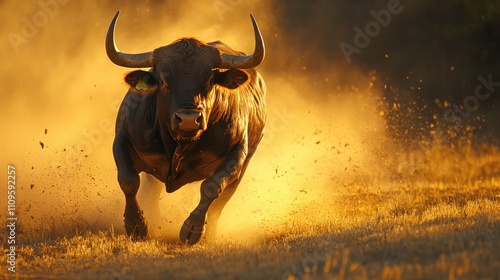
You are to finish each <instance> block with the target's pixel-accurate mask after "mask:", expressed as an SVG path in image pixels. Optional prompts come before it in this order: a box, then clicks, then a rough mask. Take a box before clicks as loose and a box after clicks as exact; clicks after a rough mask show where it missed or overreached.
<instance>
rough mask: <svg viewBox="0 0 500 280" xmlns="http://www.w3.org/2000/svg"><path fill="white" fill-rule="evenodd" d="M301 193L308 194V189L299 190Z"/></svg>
mask: <svg viewBox="0 0 500 280" xmlns="http://www.w3.org/2000/svg"><path fill="white" fill-rule="evenodd" d="M299 192H303V193H305V194H307V191H306V189H301V190H299Z"/></svg>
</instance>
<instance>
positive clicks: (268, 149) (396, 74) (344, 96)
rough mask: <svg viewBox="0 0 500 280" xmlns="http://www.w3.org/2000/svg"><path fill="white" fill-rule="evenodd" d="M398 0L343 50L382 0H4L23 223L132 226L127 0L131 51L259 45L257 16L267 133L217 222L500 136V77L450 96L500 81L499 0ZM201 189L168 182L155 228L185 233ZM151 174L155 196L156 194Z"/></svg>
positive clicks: (330, 195)
mask: <svg viewBox="0 0 500 280" xmlns="http://www.w3.org/2000/svg"><path fill="white" fill-rule="evenodd" d="M40 3H45V4H40ZM400 3H401V6H402V7H403V10H402V12H401V13H399V14H397V15H392V17H391V21H390V23H389V24H388V25H387V27H382V28H381V30H380V33H379V35H378V36H375V37H374V38H372V39H371V42H370V43H369V44H368V45H367V46H366V47H365V48H362V50H361V52H360V53H359V54H353V55H352V57H351V58H352V61H351V62H350V63H348V62H347V61H346V59H345V57H344V55H343V53H342V51H341V49H340V47H339V44H340V43H341V42H346V43H348V44H351V45H354V43H353V39H354V36H355V31H354V30H353V28H354V27H356V26H357V27H360V28H361V29H364V27H365V25H366V24H367V23H368V22H370V21H372V20H373V17H372V15H371V14H370V11H372V10H374V11H376V12H378V11H380V10H382V9H386V8H387V1H355V2H354V1H347V0H341V1H326V0H325V1H320V0H318V1H307V2H306V1H298V0H297V1H271V2H267V1H223V0H220V1H183V2H182V4H179V3H178V2H174V1H141V2H138V3H137V2H125V1H124V2H117V3H115V2H113V1H99V2H95V3H92V2H90V1H86V2H83V1H71V0H69V1H60V2H58V1H55V0H54V1H44V0H42V1H40V2H38V3H36V2H30V3H28V2H26V3H25V2H22V3H21V2H18V1H0V16H1V17H2V19H3V24H2V26H1V27H0V34H1V36H2V40H1V41H0V44H1V46H0V49H1V53H0V61H1V63H0V73H1V77H2V79H1V81H2V82H3V90H2V91H1V93H0V94H1V97H2V105H3V106H2V110H1V113H0V122H1V129H2V133H1V135H2V138H1V139H0V156H1V158H0V164H1V165H3V166H4V167H6V165H7V164H13V165H14V166H15V167H16V169H17V177H18V181H17V207H18V208H17V210H18V214H19V219H20V222H21V225H22V229H23V231H25V232H29V233H34V234H37V233H41V234H47V235H52V234H55V235H61V234H71V233H73V232H75V231H77V230H80V231H82V230H88V229H90V230H95V229H108V228H110V226H111V225H113V226H114V228H115V231H117V232H120V233H122V232H123V224H122V223H123V222H122V220H123V217H122V214H123V208H124V198H123V195H122V193H121V190H120V188H119V186H118V183H117V181H116V168H115V165H114V162H113V157H112V153H111V145H112V140H113V136H114V129H113V127H114V119H115V116H116V112H117V108H118V105H119V103H120V101H121V99H122V98H123V96H124V94H125V92H126V90H127V87H126V86H125V84H124V82H123V76H124V75H125V73H127V72H129V71H131V70H132V69H126V68H122V67H119V66H116V65H114V64H112V63H111V62H110V61H109V60H108V58H107V57H106V54H105V50H104V38H105V33H106V31H107V28H108V25H109V22H110V21H111V19H112V17H113V15H114V14H115V12H116V11H117V10H121V11H122V13H121V15H120V19H119V20H118V24H117V31H116V36H117V44H118V46H119V47H120V49H121V50H122V51H125V52H144V51H149V50H152V49H154V48H156V47H159V46H163V45H166V44H169V43H171V42H172V41H174V40H176V39H178V38H180V37H189V36H194V37H197V38H199V39H201V40H203V41H213V40H221V41H223V42H225V43H227V44H229V45H231V46H232V47H233V48H235V49H239V50H242V51H245V52H251V51H252V49H253V44H254V42H253V34H252V28H251V23H250V19H249V17H248V14H249V13H252V14H253V15H254V16H255V17H256V19H257V21H258V23H259V25H260V27H261V31H262V33H263V36H264V39H265V43H266V47H267V48H266V51H267V54H266V59H265V61H264V63H263V64H262V65H261V66H259V67H258V69H259V71H260V72H261V73H262V74H263V76H264V78H265V80H266V82H267V84H268V106H269V108H268V114H269V118H268V125H267V128H266V136H265V138H264V139H263V142H262V144H261V146H260V148H259V150H258V153H257V154H256V155H255V157H254V159H253V161H252V163H251V165H250V167H249V169H248V171H247V174H246V176H245V178H244V180H243V182H242V184H241V185H240V188H239V190H238V191H237V193H236V194H235V196H234V197H233V199H232V200H231V202H230V203H229V204H228V207H227V208H226V210H225V211H224V212H223V217H222V220H221V228H222V230H221V234H222V235H229V234H231V236H232V237H234V236H235V235H237V236H246V235H247V234H246V233H252V232H254V231H255V230H257V229H258V230H260V231H261V233H262V234H263V235H266V234H272V231H273V227H274V226H280V227H281V226H287V225H289V224H291V223H296V222H298V223H300V222H303V221H304V220H308V221H314V220H315V219H320V218H321V216H322V215H323V214H325V213H330V212H332V211H335V209H336V207H344V206H343V205H342V203H341V202H337V201H336V200H335V198H336V196H337V195H338V194H340V193H345V192H355V191H356V190H357V189H359V188H365V187H369V186H373V183H374V182H381V184H380V185H379V187H380V186H382V187H383V188H391V187H392V185H391V182H395V181H397V180H399V179H400V178H402V176H403V175H401V172H402V170H405V168H404V167H402V166H403V165H405V164H406V163H405V162H396V161H397V159H398V158H399V157H400V156H401V154H402V153H404V152H405V151H407V150H408V149H409V148H412V149H416V150H418V149H422V147H424V146H425V147H427V146H428V145H433V143H436V142H438V143H440V144H443V143H444V144H445V145H453V144H454V143H455V142H456V141H462V140H463V139H466V140H467V141H472V142H473V143H474V145H483V144H486V145H490V144H494V143H496V141H497V139H498V136H500V134H499V129H498V128H499V125H500V113H499V110H498V109H497V107H498V106H499V99H500V98H499V94H498V92H494V93H492V94H491V96H490V97H489V98H488V99H487V100H484V101H480V103H479V106H478V108H477V110H475V111H474V112H471V115H470V116H469V117H468V118H459V119H460V121H459V122H454V123H449V122H446V121H445V120H444V112H445V111H446V109H448V108H450V106H452V104H463V101H464V100H465V99H466V98H468V97H469V96H473V95H474V90H475V88H476V86H477V85H478V80H477V77H478V76H479V75H482V76H483V77H488V75H489V74H492V77H493V80H494V81H496V80H499V81H500V73H499V72H498V66H499V65H498V64H499V59H498V49H499V47H500V45H499V40H500V36H499V35H500V34H499V32H500V31H499V29H498V28H497V27H498V26H499V23H500V22H499V21H500V1H496V0H495V1H486V0H484V1H472V0H468V1H466V0H463V1H444V2H435V1H430V0H425V1H423V0H422V1H409V0H408V1H400ZM499 90H500V89H499ZM445 101H446V102H445ZM462 109H463V108H462ZM6 169H7V168H5V170H6ZM6 173H7V172H6V171H5V172H0V178H1V182H6ZM2 184H3V185H5V184H4V183H2ZM150 189H151V188H150ZM198 189H199V188H198V184H193V185H190V186H187V187H185V188H183V189H181V190H180V191H179V192H176V193H174V194H166V193H165V192H164V191H163V187H161V186H160V190H161V196H160V202H159V205H160V209H161V223H157V222H153V221H151V224H152V228H153V230H154V231H155V233H154V234H159V235H167V236H172V237H173V236H176V235H177V232H178V230H179V229H180V225H181V224H182V222H183V221H184V219H185V218H186V217H187V216H188V215H189V212H190V211H191V210H192V209H194V207H195V205H196V203H197V202H198V197H199V195H198V192H199V191H198ZM144 190H145V188H141V194H140V197H141V205H142V206H144V207H145V208H147V207H146V206H148V204H149V205H153V203H150V202H149V201H150V200H148V199H146V195H145V193H144ZM5 201H6V196H5V195H2V196H0V202H1V203H2V204H1V205H5V204H4V203H5ZM153 206H154V205H153ZM153 208H154V207H153ZM151 213H152V211H146V215H147V216H150V218H151V219H153V220H154V217H151ZM1 215H2V216H3V215H5V212H1ZM254 236H255V234H254Z"/></svg>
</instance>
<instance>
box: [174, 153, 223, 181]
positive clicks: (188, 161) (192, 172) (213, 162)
mask: <svg viewBox="0 0 500 280" xmlns="http://www.w3.org/2000/svg"><path fill="white" fill-rule="evenodd" d="M221 161H222V157H221V156H220V155H218V154H217V153H215V152H213V151H209V150H203V149H193V150H189V151H186V150H185V149H183V148H182V147H179V148H177V149H176V150H175V152H174V154H173V156H172V162H171V165H170V168H171V175H172V177H173V178H176V177H178V176H181V175H182V176H193V177H197V178H199V177H204V178H206V177H208V176H210V175H212V174H213V172H214V171H215V170H216V169H217V167H218V166H219V164H220V162H221Z"/></svg>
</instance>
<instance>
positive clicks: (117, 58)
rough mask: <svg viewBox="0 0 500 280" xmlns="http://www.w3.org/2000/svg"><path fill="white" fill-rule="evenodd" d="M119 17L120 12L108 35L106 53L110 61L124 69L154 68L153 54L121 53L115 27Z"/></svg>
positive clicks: (114, 19)
mask: <svg viewBox="0 0 500 280" xmlns="http://www.w3.org/2000/svg"><path fill="white" fill-rule="evenodd" d="M118 15H120V11H118V12H116V15H115V17H114V18H113V20H112V21H111V24H110V25H109V29H108V34H107V35H106V53H107V54H108V57H109V59H110V60H111V61H112V62H113V63H114V64H116V65H120V66H124V67H130V68H140V67H153V66H154V65H153V52H146V53H138V54H129V53H122V52H120V50H119V49H118V47H117V46H116V43H115V25H116V20H117V19H118Z"/></svg>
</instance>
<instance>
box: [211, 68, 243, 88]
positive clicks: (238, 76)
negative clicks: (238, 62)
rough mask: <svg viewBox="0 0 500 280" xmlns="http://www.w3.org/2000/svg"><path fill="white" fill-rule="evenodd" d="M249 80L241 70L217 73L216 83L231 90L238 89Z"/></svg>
mask: <svg viewBox="0 0 500 280" xmlns="http://www.w3.org/2000/svg"><path fill="white" fill-rule="evenodd" d="M247 80H248V75H247V73H245V72H244V71H241V70H239V69H229V70H227V71H224V72H216V73H215V83H216V84H218V85H221V86H223V87H226V88H229V89H235V88H238V87H239V86H240V85H242V84H243V83H245V82H246V81H247Z"/></svg>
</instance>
